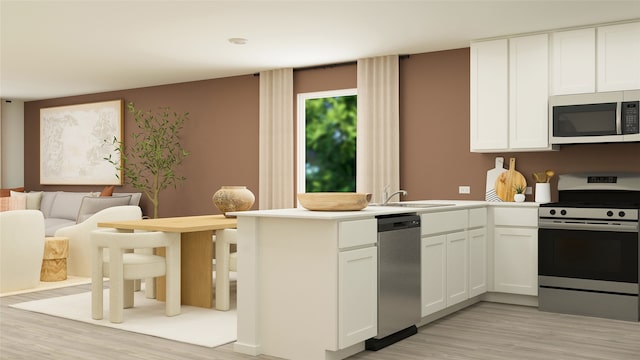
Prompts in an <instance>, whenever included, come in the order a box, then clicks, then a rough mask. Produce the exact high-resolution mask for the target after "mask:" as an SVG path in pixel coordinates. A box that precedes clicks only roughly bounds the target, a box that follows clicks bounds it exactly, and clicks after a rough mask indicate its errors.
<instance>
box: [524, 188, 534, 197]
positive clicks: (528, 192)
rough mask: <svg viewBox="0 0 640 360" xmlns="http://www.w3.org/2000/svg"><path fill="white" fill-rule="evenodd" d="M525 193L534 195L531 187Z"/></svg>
mask: <svg viewBox="0 0 640 360" xmlns="http://www.w3.org/2000/svg"><path fill="white" fill-rule="evenodd" d="M524 193H525V195H531V194H533V190H532V189H531V186H527V188H526V189H524Z"/></svg>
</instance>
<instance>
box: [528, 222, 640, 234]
mask: <svg viewBox="0 0 640 360" xmlns="http://www.w3.org/2000/svg"><path fill="white" fill-rule="evenodd" d="M538 228H539V229H560V230H595V231H613V232H637V231H638V223H637V222H628V223H627V222H605V221H587V220H550V219H539V221H538Z"/></svg>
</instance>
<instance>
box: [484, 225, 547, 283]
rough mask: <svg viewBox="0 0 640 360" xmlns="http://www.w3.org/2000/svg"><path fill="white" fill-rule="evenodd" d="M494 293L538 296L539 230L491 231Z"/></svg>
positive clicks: (512, 229)
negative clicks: (492, 233)
mask: <svg viewBox="0 0 640 360" xmlns="http://www.w3.org/2000/svg"><path fill="white" fill-rule="evenodd" d="M493 241H494V275H493V276H494V289H495V291H498V292H505V293H512V294H522V295H538V229H536V228H500V227H497V228H495V229H494V239H493Z"/></svg>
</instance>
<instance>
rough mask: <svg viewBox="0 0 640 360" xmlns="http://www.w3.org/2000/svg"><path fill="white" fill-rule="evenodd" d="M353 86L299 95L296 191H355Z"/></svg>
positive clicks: (355, 99)
mask: <svg viewBox="0 0 640 360" xmlns="http://www.w3.org/2000/svg"><path fill="white" fill-rule="evenodd" d="M357 100H358V98H357V93H356V89H347V90H336V91H323V92H315V93H303V94H298V173H297V177H298V192H324V191H343V192H353V191H356V119H357Z"/></svg>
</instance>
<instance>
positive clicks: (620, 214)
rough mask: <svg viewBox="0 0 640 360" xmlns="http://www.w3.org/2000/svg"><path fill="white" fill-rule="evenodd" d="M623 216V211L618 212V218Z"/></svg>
mask: <svg viewBox="0 0 640 360" xmlns="http://www.w3.org/2000/svg"><path fill="white" fill-rule="evenodd" d="M625 215H627V214H625V213H624V211H620V212H619V213H618V216H620V217H624V216H625Z"/></svg>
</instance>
